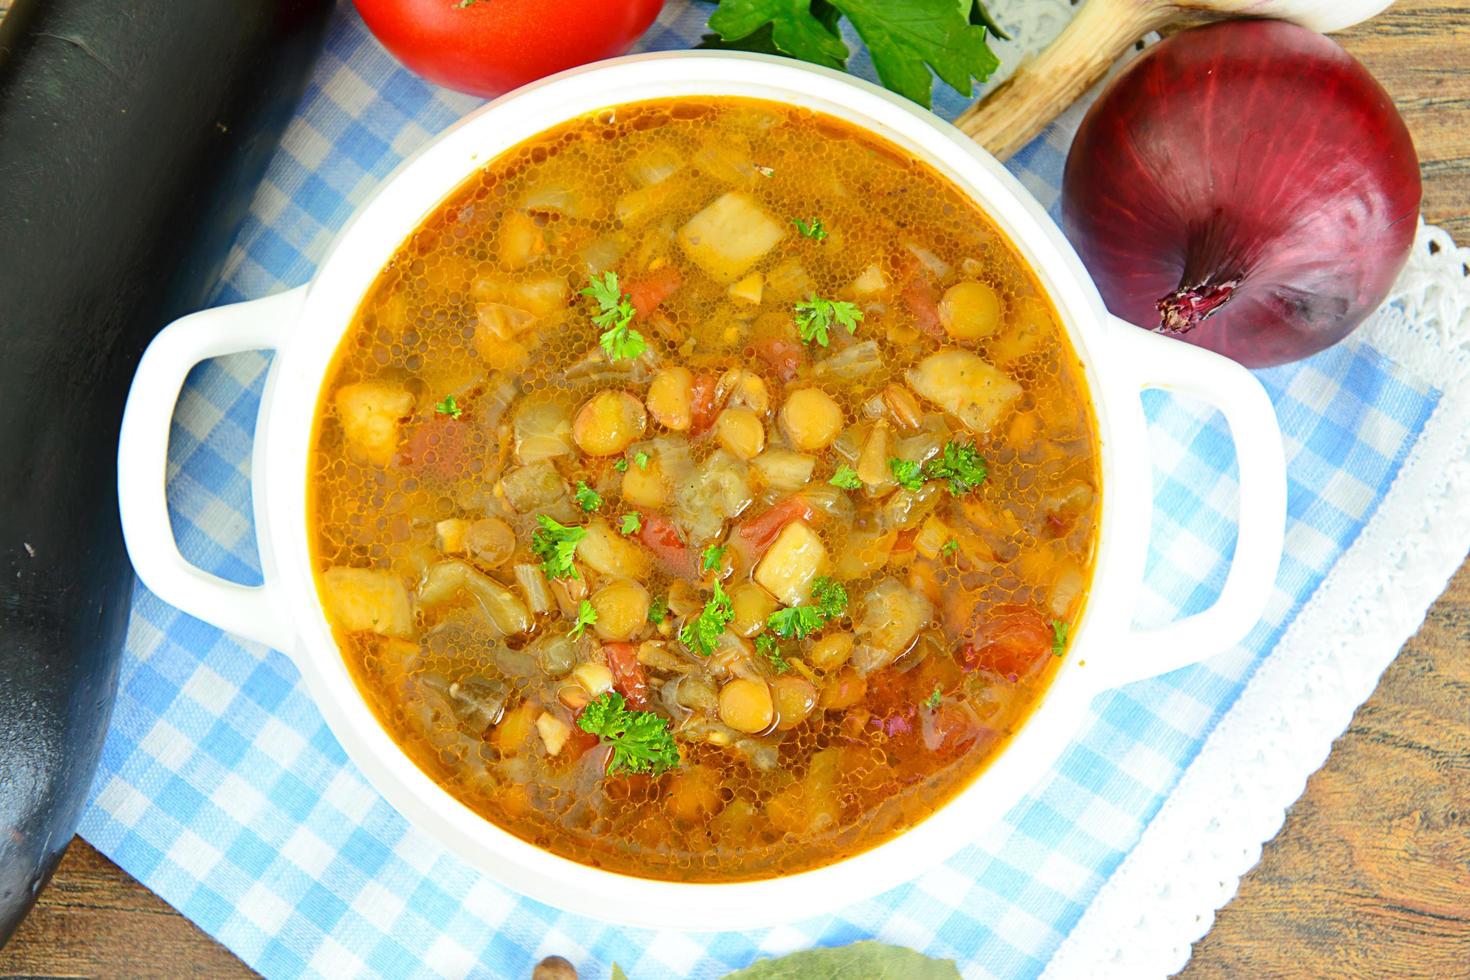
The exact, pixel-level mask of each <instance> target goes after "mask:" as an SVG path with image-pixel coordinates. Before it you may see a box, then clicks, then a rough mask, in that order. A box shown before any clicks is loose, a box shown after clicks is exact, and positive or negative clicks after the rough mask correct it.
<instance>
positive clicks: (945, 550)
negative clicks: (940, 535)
mask: <svg viewBox="0 0 1470 980" xmlns="http://www.w3.org/2000/svg"><path fill="white" fill-rule="evenodd" d="M959 550H960V543H959V542H958V541H956V540H955V539H954V538H950V539H949V540H948V541H946V542H944V544H942V545H941V546H940V548H939V553H940V554H942V555H952V554H954V553H955V552H956V551H959Z"/></svg>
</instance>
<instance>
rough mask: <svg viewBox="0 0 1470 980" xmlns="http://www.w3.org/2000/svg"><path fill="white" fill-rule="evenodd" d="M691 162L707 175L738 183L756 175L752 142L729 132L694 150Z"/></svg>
mask: <svg viewBox="0 0 1470 980" xmlns="http://www.w3.org/2000/svg"><path fill="white" fill-rule="evenodd" d="M689 162H690V163H691V164H693V165H694V169H695V170H698V171H699V172H700V173H702V174H704V175H705V176H706V177H713V178H714V179H715V180H721V181H724V182H725V183H727V184H738V183H743V182H744V181H746V180H749V179H750V178H751V177H754V176H755V164H754V163H752V162H751V159H750V144H749V143H748V142H747V141H746V140H745V138H744V137H741V136H730V135H728V134H726V135H723V136H721V137H720V138H718V139H712V140H710V141H709V142H708V143H705V144H704V145H703V146H701V147H700V148H699V149H697V150H695V151H694V156H693V157H691V158H690V160H689Z"/></svg>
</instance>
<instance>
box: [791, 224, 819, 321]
mask: <svg viewBox="0 0 1470 980" xmlns="http://www.w3.org/2000/svg"><path fill="white" fill-rule="evenodd" d="M791 223H792V224H793V225H795V226H796V231H797V233H798V234H800V235H801V237H802V238H810V239H811V240H812V241H814V242H820V241H822V240H823V239H825V238H826V237H827V229H826V228H823V227H822V219H821V218H812V219H811V220H810V221H802V220H801V219H800V218H792V219H791ZM822 346H824V347H825V346H826V345H825V344H823V345H822Z"/></svg>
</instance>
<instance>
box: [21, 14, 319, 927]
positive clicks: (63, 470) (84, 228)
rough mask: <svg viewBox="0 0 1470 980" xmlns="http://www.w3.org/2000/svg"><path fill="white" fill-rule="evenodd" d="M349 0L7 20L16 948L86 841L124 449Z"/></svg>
mask: <svg viewBox="0 0 1470 980" xmlns="http://www.w3.org/2000/svg"><path fill="white" fill-rule="evenodd" d="M331 9H332V3H331V0H127V2H124V3H118V2H116V0H17V2H15V3H14V4H13V5H12V6H11V9H10V11H9V14H8V15H6V16H5V17H4V19H3V20H0V945H3V944H4V941H5V940H6V939H8V938H9V936H10V934H11V932H12V931H13V930H14V928H15V926H16V924H17V923H18V922H19V921H20V919H21V918H22V917H23V916H24V915H25V913H26V911H27V910H28V909H29V908H30V906H31V903H32V902H33V901H34V900H35V896H36V894H37V893H38V892H39V891H40V889H41V887H42V885H43V884H44V883H45V881H46V879H47V878H48V877H49V876H50V874H51V870H52V869H53V867H54V866H55V864H56V861H57V859H58V858H59V857H60V856H61V853H62V851H63V850H64V849H65V848H66V845H67V844H68V843H69V842H70V840H71V836H72V834H73V832H74V830H75V828H76V823H77V820H78V818H79V817H80V814H81V809H82V806H83V804H84V803H85V801H86V796H87V790H88V787H89V785H90V783H91V781H92V776H93V772H94V770H95V768H96V764H97V756H98V752H99V750H100V748H101V745H102V740H103V735H104V733H105V732H106V729H107V721H108V716H109V714H110V713H111V710H112V701H113V695H114V692H115V689H116V684H117V673H118V663H119V660H120V657H121V651H122V644H123V636H124V633H125V631H126V628H127V621H128V606H129V597H130V595H131V591H132V587H133V576H132V571H131V568H130V566H129V564H128V560H127V556H126V554H125V553H124V551H123V541H122V533H121V531H120V529H119V525H118V515H117V487H116V481H115V469H114V466H115V462H114V460H115V454H116V451H117V434H118V423H119V420H120V418H121V415H122V408H123V402H124V400H125V397H126V395H127V390H128V382H129V380H130V379H131V378H132V375H133V369H134V368H135V367H136V366H137V363H138V358H139V356H140V355H141V354H142V352H143V348H144V347H145V346H147V344H148V341H149V340H150V339H152V337H153V335H154V334H155V333H156V332H157V331H158V330H159V329H160V328H161V327H163V326H164V325H166V324H167V323H168V322H169V321H171V320H173V319H175V318H176V317H178V316H181V315H182V314H184V313H187V312H190V311H192V310H195V309H198V308H199V307H200V306H202V305H205V303H206V300H207V298H208V292H209V290H210V288H211V287H212V286H213V285H214V284H215V281H216V279H217V277H218V273H219V269H220V265H221V263H222V262H223V261H224V258H225V255H226V253H227V251H228V249H229V245H230V243H231V241H232V239H233V238H234V235H235V233H236V231H237V229H238V227H239V225H240V222H241V220H242V218H243V217H244V215H245V212H246V209H247V208H248V206H249V203H250V199H251V196H252V194H253V192H254V190H255V187H256V185H257V183H258V182H259V180H260V177H261V174H262V172H263V170H264V168H265V164H266V162H267V161H268V160H269V158H270V155H271V153H272V152H273V151H274V149H275V147H276V144H277V142H278V140H279V138H280V135H281V132H282V130H283V129H284V127H285V125H286V123H287V122H288V121H289V119H290V117H291V113H292V110H293V109H294V107H295V105H296V104H297V102H298V101H299V99H300V97H301V93H302V91H303V89H304V87H305V84H306V79H307V76H308V72H309V69H310V67H311V65H312V63H313V61H314V60H315V58H316V55H317V53H318V52H319V50H320V48H321V42H322V39H323V37H324V33H325V29H326V24H327V19H328V17H329V15H330V12H331Z"/></svg>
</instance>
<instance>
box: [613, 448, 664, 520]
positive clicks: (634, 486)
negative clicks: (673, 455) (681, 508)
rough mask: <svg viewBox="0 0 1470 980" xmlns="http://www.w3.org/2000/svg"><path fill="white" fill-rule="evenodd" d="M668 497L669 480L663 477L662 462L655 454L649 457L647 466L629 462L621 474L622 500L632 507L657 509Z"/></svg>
mask: <svg viewBox="0 0 1470 980" xmlns="http://www.w3.org/2000/svg"><path fill="white" fill-rule="evenodd" d="M668 499H669V481H668V480H667V479H665V477H664V468H663V464H662V463H660V462H659V459H658V457H657V456H654V457H652V458H650V459H649V461H648V465H647V466H638V465H636V464H631V463H630V464H629V465H628V470H627V472H626V473H624V474H623V500H624V501H625V502H626V503H629V504H632V505H633V506H634V507H646V508H648V509H649V510H657V509H659V508H660V507H662V506H663V505H664V504H665V503H667V502H668Z"/></svg>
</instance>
